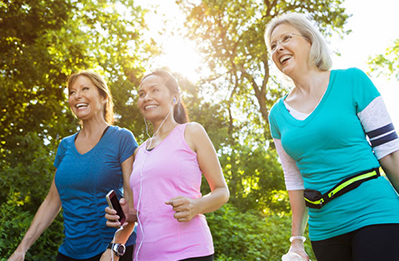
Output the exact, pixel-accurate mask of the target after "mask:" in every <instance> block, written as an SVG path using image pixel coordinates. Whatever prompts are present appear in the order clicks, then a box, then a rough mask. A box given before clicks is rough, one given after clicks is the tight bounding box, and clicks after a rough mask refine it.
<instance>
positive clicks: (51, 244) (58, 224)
mask: <svg viewBox="0 0 399 261" xmlns="http://www.w3.org/2000/svg"><path fill="white" fill-rule="evenodd" d="M32 219H33V215H32V213H30V212H29V211H21V209H20V208H19V207H18V202H16V198H13V199H12V198H10V199H9V201H8V202H7V203H4V204H2V205H1V206H0V224H1V226H0V260H6V259H3V258H6V257H8V256H10V255H11V254H12V253H13V251H14V250H15V249H16V248H17V246H18V244H19V242H20V241H21V240H22V238H23V236H24V234H25V232H26V230H27V228H28V227H29V225H30V223H31V222H32ZM62 227H63V226H62V218H61V217H60V216H58V217H57V218H56V219H55V220H54V222H53V223H52V225H51V226H50V227H49V228H48V229H47V230H46V231H45V232H44V233H43V234H42V235H41V236H40V237H39V239H38V240H37V241H36V243H35V244H33V245H32V247H31V248H30V249H29V251H28V252H27V254H26V257H25V260H28V261H29V260H31V261H41V260H53V259H54V256H55V253H57V251H58V247H59V246H60V244H61V241H62V233H61V232H62Z"/></svg>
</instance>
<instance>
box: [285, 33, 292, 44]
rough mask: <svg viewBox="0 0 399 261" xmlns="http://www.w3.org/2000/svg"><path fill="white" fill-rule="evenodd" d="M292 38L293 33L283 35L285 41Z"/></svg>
mask: <svg viewBox="0 0 399 261" xmlns="http://www.w3.org/2000/svg"><path fill="white" fill-rule="evenodd" d="M291 38H292V35H290V34H287V35H285V36H284V37H283V43H288V42H289V41H290V40H291Z"/></svg>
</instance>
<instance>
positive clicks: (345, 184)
mask: <svg viewBox="0 0 399 261" xmlns="http://www.w3.org/2000/svg"><path fill="white" fill-rule="evenodd" d="M379 176H380V170H379V169H372V170H367V171H363V172H361V173H359V174H356V175H354V176H352V177H349V178H346V179H344V180H342V181H341V182H339V183H338V184H337V185H336V186H335V187H333V188H332V189H330V190H329V191H327V192H326V193H324V194H321V192H320V191H317V190H313V189H305V191H304V197H305V202H306V206H307V207H310V208H317V209H320V208H321V207H323V206H324V205H325V204H327V203H328V202H330V201H331V200H333V199H334V198H337V197H339V196H341V195H343V194H345V193H346V192H349V191H351V190H353V189H355V188H357V187H359V185H360V184H362V183H363V182H365V181H367V180H371V179H375V178H378V177H379Z"/></svg>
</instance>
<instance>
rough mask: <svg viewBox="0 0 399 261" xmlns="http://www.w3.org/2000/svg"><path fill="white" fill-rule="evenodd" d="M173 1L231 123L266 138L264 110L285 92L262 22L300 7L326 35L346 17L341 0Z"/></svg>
mask: <svg viewBox="0 0 399 261" xmlns="http://www.w3.org/2000/svg"><path fill="white" fill-rule="evenodd" d="M176 2H177V3H178V4H179V5H180V7H181V9H182V10H183V11H184V12H185V14H186V15H187V20H186V23H185V26H186V28H188V33H187V36H188V37H189V38H190V39H191V40H194V41H195V42H196V43H197V46H198V48H199V50H200V51H201V52H202V53H203V54H204V55H205V60H206V62H207V64H208V66H209V69H210V71H211V72H212V73H211V74H210V75H207V76H206V79H204V81H205V82H214V83H215V84H214V86H217V89H216V88H215V91H217V90H221V91H223V92H225V93H228V95H226V96H225V97H224V99H223V100H225V101H226V103H225V105H226V111H228V112H226V114H229V116H230V117H232V118H234V119H235V120H236V121H235V124H237V125H239V127H241V128H242V127H244V128H245V129H254V128H255V129H263V130H264V135H265V138H266V139H270V134H269V132H268V113H269V110H270V108H271V106H272V105H273V104H274V102H275V101H276V99H277V98H279V97H281V95H282V92H285V91H286V90H285V89H284V88H283V87H281V86H280V85H279V84H278V81H277V79H276V78H275V76H273V75H272V74H271V68H270V65H271V61H270V57H269V54H268V53H267V51H266V46H265V43H264V39H263V35H264V30H265V26H266V24H267V23H268V22H269V21H270V20H271V19H272V18H274V17H276V16H278V15H280V14H283V13H288V12H301V13H306V14H307V15H308V16H309V17H310V18H311V19H313V20H314V21H316V23H317V24H318V25H319V26H320V28H321V29H322V31H323V32H324V33H325V34H326V35H330V34H331V33H332V32H333V31H336V32H342V31H343V29H342V28H343V25H344V24H345V21H346V19H347V18H348V15H346V14H345V8H343V7H341V4H342V0H321V1H317V2H315V1H313V0H307V1H297V0H289V1H252V0H250V1H249V0H245V1H241V0H240V1H238V0H231V1H220V0H219V1H218V0H203V1H200V2H199V1H192V0H178V1H176ZM239 119H243V120H239ZM230 121H233V120H232V119H231V120H230Z"/></svg>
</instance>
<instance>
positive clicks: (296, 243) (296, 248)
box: [288, 239, 309, 261]
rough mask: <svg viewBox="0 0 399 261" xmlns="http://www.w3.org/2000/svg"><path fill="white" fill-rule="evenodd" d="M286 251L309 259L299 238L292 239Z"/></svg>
mask: <svg viewBox="0 0 399 261" xmlns="http://www.w3.org/2000/svg"><path fill="white" fill-rule="evenodd" d="M288 252H294V253H296V254H298V255H300V256H301V257H303V258H304V259H305V260H306V261H309V256H308V254H307V253H306V252H305V248H304V246H303V242H302V240H300V239H296V240H293V241H292V243H291V247H290V250H289V251H288Z"/></svg>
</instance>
